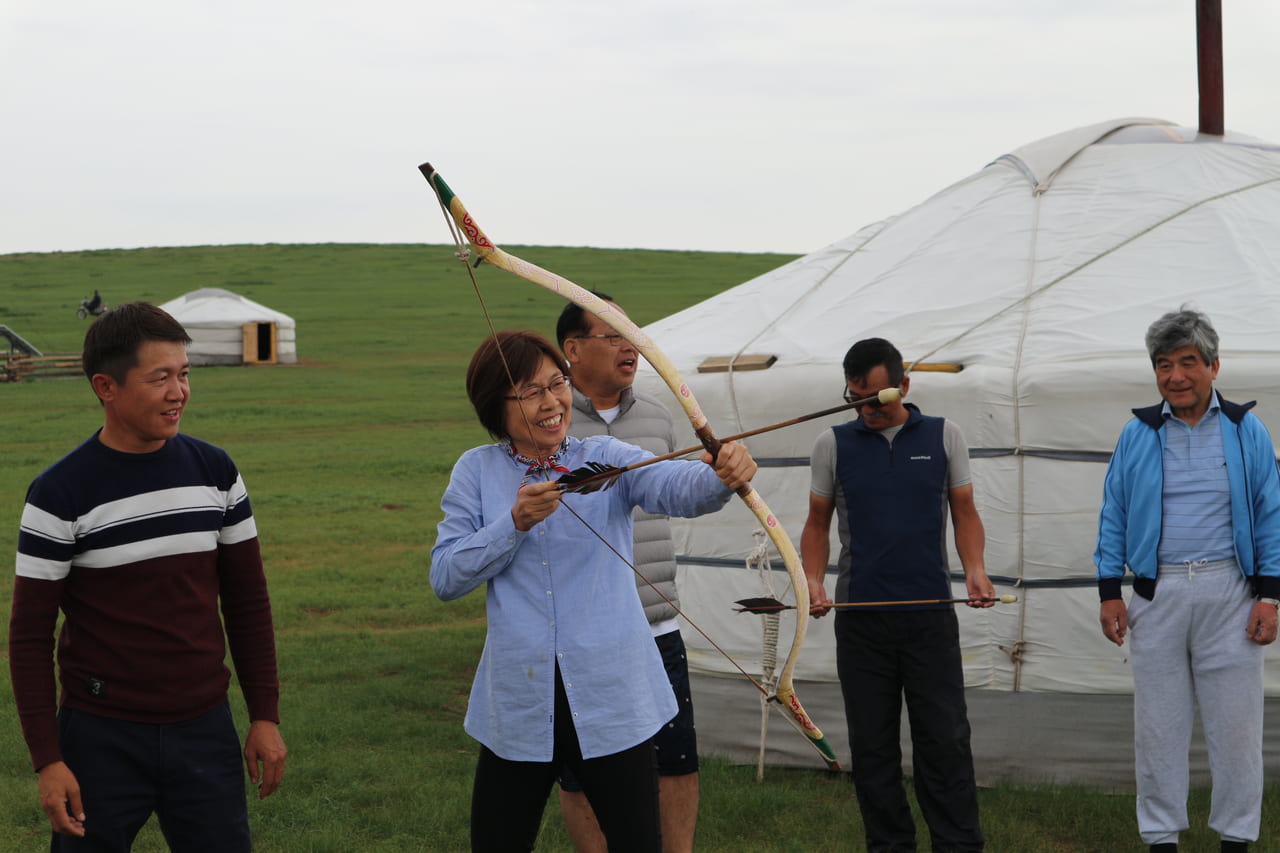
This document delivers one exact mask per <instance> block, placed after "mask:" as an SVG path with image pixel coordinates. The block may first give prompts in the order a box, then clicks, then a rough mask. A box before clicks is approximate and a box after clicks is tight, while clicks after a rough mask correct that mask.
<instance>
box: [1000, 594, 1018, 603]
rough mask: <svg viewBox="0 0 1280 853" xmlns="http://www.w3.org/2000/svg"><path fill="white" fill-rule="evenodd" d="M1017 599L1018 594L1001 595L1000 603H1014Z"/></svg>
mask: <svg viewBox="0 0 1280 853" xmlns="http://www.w3.org/2000/svg"><path fill="white" fill-rule="evenodd" d="M1017 600H1018V596H1016V595H1002V596H1000V603H1001V604H1013V603H1014V602H1015V601H1017Z"/></svg>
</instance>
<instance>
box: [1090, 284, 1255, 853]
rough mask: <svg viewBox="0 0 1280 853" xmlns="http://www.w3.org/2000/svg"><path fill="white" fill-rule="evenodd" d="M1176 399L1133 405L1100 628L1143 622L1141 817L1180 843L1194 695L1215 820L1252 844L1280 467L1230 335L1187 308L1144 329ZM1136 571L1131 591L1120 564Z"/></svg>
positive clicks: (1103, 545)
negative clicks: (1233, 365)
mask: <svg viewBox="0 0 1280 853" xmlns="http://www.w3.org/2000/svg"><path fill="white" fill-rule="evenodd" d="M1146 343H1147V351H1148V353H1149V354H1150V356H1151V363H1152V366H1153V367H1154V368H1155V374H1156V385H1157V387H1158V388H1159V390H1160V394H1161V396H1162V397H1163V398H1164V402H1163V403H1160V404H1157V405H1155V406H1150V407H1147V408H1142V409H1134V410H1133V414H1134V419H1133V420H1131V421H1130V422H1129V423H1128V424H1127V425H1126V426H1125V428H1124V431H1123V432H1122V433H1121V435H1120V440H1119V442H1118V443H1117V445H1116V449H1115V453H1114V455H1113V456H1112V459H1111V464H1110V466H1109V467H1108V469H1107V476H1106V482H1105V486H1104V493H1103V504H1102V513H1101V519H1100V522H1099V532H1098V547H1097V551H1096V552H1095V554H1094V562H1095V563H1096V565H1097V568H1098V575H1097V576H1098V589H1099V593H1100V595H1101V598H1102V608H1101V621H1102V632H1103V634H1104V635H1106V637H1107V638H1108V639H1109V640H1111V641H1112V642H1114V643H1115V644H1116V645H1121V644H1122V643H1123V642H1124V639H1125V636H1126V635H1127V634H1129V633H1130V632H1132V640H1133V643H1132V660H1133V678H1134V755H1135V764H1136V772H1137V787H1138V831H1139V833H1140V834H1141V836H1142V840H1143V842H1144V843H1146V844H1149V845H1151V848H1150V849H1151V851H1152V853H1173V851H1176V850H1177V849H1178V834H1179V833H1180V832H1181V831H1183V830H1185V829H1187V828H1188V820H1187V807H1186V801H1187V786H1188V778H1189V772H1188V751H1189V749H1190V744H1191V729H1192V725H1193V721H1194V718H1195V712H1196V707H1197V704H1198V706H1199V710H1200V717H1201V722H1202V724H1203V726H1204V731H1205V740H1206V743H1207V745H1208V751H1209V767H1210V772H1211V773H1212V776H1213V797H1212V806H1211V811H1210V815H1209V827H1210V828H1211V829H1213V830H1214V831H1216V832H1217V833H1218V835H1219V836H1220V838H1221V849H1222V850H1223V851H1224V852H1225V851H1230V852H1231V853H1240V851H1246V850H1247V849H1248V842H1249V841H1252V840H1256V839H1257V837H1258V830H1259V826H1260V823H1261V817H1262V664H1263V647H1264V646H1266V645H1267V644H1269V643H1271V642H1273V641H1274V640H1275V638H1276V624H1277V614H1276V611H1277V607H1278V606H1280V600H1278V599H1280V474H1278V473H1277V468H1276V458H1275V451H1274V448H1273V446H1272V443H1271V436H1270V435H1269V434H1268V432H1267V428H1266V427H1265V426H1264V425H1263V423H1262V421H1260V420H1259V419H1258V418H1257V417H1256V416H1255V415H1253V414H1252V412H1250V411H1249V410H1250V409H1251V408H1253V405H1254V404H1253V403H1247V404H1245V405H1237V404H1235V403H1231V402H1229V401H1227V400H1224V399H1222V397H1221V396H1219V395H1218V393H1217V391H1216V390H1215V389H1214V387H1213V381H1214V379H1216V378H1217V375H1218V368H1219V361H1218V335H1217V332H1216V331H1214V328H1213V325H1212V324H1211V323H1210V322H1209V318H1208V317H1206V316H1205V315H1203V314H1201V313H1199V312H1196V311H1191V310H1188V309H1186V308H1184V309H1183V310H1181V311H1176V312H1173V313H1170V314H1166V315H1164V316H1163V317H1161V318H1160V319H1159V320H1157V321H1156V322H1155V323H1153V324H1152V325H1151V327H1150V329H1148V331H1147V340H1146ZM1126 568H1127V569H1128V570H1129V571H1132V572H1133V574H1134V582H1133V589H1134V593H1135V595H1134V597H1133V598H1132V600H1131V601H1130V603H1129V605H1128V606H1127V607H1126V605H1125V602H1124V599H1123V598H1122V597H1121V580H1122V579H1123V578H1124V575H1125V570H1126Z"/></svg>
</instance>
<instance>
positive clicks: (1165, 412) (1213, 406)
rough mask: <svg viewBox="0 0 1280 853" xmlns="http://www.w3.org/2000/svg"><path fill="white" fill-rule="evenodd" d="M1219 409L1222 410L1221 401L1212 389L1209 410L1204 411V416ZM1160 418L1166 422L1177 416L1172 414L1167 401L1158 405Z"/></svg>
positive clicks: (1171, 408)
mask: <svg viewBox="0 0 1280 853" xmlns="http://www.w3.org/2000/svg"><path fill="white" fill-rule="evenodd" d="M1221 409H1222V401H1221V400H1220V399H1219V398H1218V389H1217V388H1214V389H1213V392H1212V393H1211V394H1210V396H1209V408H1208V409H1206V410H1205V414H1206V415H1208V414H1209V413H1210V412H1217V411H1220V410H1221ZM1160 416H1161V417H1163V418H1164V419H1165V420H1166V421H1167V420H1171V419H1173V418H1175V417H1177V415H1175V414H1174V413H1173V407H1172V406H1170V405H1169V401H1168V400H1165V401H1164V402H1163V403H1161V404H1160ZM1178 420H1182V419H1181V418H1178Z"/></svg>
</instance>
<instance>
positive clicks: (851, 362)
mask: <svg viewBox="0 0 1280 853" xmlns="http://www.w3.org/2000/svg"><path fill="white" fill-rule="evenodd" d="M881 365H883V366H884V369H885V370H887V371H888V372H889V384H890V385H895V386H896V385H901V384H902V375H903V367H902V353H900V352H898V348H897V347H895V346H894V345H893V344H891V343H889V342H888V341H886V340H885V339H884V338H863V339H862V340H860V341H858V342H857V343H856V344H854V345H853V346H851V347H849V351H848V352H847V353H845V354H844V375H845V378H846V379H865V378H866V377H867V374H868V373H870V372H871V371H873V370H875V369H876V368H877V367H880V366H881Z"/></svg>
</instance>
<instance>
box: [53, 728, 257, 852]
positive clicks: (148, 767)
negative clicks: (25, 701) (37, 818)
mask: <svg viewBox="0 0 1280 853" xmlns="http://www.w3.org/2000/svg"><path fill="white" fill-rule="evenodd" d="M58 729H59V740H60V743H61V746H62V755H63V758H64V759H65V761H66V762H67V766H68V767H70V768H71V772H72V773H74V774H76V781H78V782H79V783H80V795H81V798H82V800H83V802H84V814H85V820H84V828H85V835H84V837H83V838H74V837H72V836H69V835H54V836H53V837H52V841H51V842H50V845H49V849H50V850H51V851H53V853H90V851H92V853H127V851H128V850H129V849H130V848H131V847H132V845H133V840H134V838H135V837H136V836H137V834H138V831H139V830H140V829H142V826H143V824H145V823H146V822H147V820H148V819H149V818H150V817H151V815H152V813H153V812H154V813H155V815H156V817H157V819H158V820H159V823H160V831H161V832H163V833H164V837H165V840H166V841H167V842H168V843H169V849H170V850H172V851H174V853H248V851H249V848H250V841H249V810H248V806H247V803H246V801H245V785H244V775H245V767H244V759H243V758H241V755H240V738H239V735H237V734H236V728H235V723H234V722H233V721H232V718H231V707H230V706H229V705H227V704H225V703H224V704H223V705H222V706H221V707H218V708H215V709H214V710H212V711H210V712H209V713H207V714H205V715H203V716H201V717H197V718H195V719H194V720H187V721H185V722H181V723H164V724H151V723H132V722H129V721H127V720H113V719H111V718H109V717H100V716H98V715H96V714H90V713H87V712H85V711H76V710H73V709H71V708H63V709H62V710H60V711H59V712H58Z"/></svg>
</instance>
